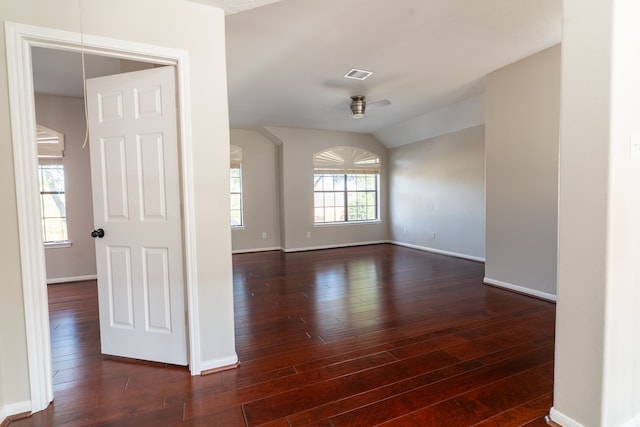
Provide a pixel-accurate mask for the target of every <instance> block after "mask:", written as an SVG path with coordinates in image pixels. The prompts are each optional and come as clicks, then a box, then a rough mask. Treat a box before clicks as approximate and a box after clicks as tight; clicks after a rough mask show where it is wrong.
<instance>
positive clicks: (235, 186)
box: [229, 167, 242, 227]
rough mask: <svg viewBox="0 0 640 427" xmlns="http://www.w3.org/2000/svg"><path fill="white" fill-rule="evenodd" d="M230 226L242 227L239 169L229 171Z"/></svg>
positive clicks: (240, 177)
mask: <svg viewBox="0 0 640 427" xmlns="http://www.w3.org/2000/svg"><path fill="white" fill-rule="evenodd" d="M229 191H230V205H229V206H230V213H231V226H232V227H240V226H242V171H241V168H238V167H233V168H230V169H229Z"/></svg>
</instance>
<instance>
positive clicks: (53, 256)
mask: <svg viewBox="0 0 640 427" xmlns="http://www.w3.org/2000/svg"><path fill="white" fill-rule="evenodd" d="M35 104H36V120H37V122H38V124H40V125H43V126H46V127H48V128H50V129H53V130H55V131H57V132H60V133H62V134H63V135H64V142H65V149H64V158H63V165H64V173H65V199H66V203H67V232H68V236H69V240H70V241H71V242H72V246H71V247H62V248H46V249H45V258H46V262H47V282H63V281H68V280H74V279H75V278H87V277H93V276H95V275H96V255H95V246H94V243H93V239H92V238H91V236H90V232H91V230H93V205H92V195H91V167H90V164H89V147H88V146H87V147H86V148H82V144H83V143H84V137H85V129H86V127H85V118H84V100H83V99H81V98H70V97H64V96H53V95H42V94H36V96H35Z"/></svg>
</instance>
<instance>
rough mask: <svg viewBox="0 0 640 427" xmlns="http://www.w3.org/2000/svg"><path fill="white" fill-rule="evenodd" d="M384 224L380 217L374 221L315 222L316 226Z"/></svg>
mask: <svg viewBox="0 0 640 427" xmlns="http://www.w3.org/2000/svg"><path fill="white" fill-rule="evenodd" d="M376 224H382V221H381V220H379V219H376V220H372V221H342V222H315V223H314V224H313V226H314V227H333V226H338V227H343V226H345V225H376Z"/></svg>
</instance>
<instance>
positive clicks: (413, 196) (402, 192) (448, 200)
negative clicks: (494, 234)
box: [389, 126, 485, 259]
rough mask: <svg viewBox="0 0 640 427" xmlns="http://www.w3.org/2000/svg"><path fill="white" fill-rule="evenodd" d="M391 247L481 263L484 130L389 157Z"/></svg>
mask: <svg viewBox="0 0 640 427" xmlns="http://www.w3.org/2000/svg"><path fill="white" fill-rule="evenodd" d="M389 193H390V195H389V215H390V218H391V227H390V228H391V240H392V241H393V242H395V243H398V244H402V245H408V246H414V247H418V248H422V249H427V250H434V251H441V252H445V253H450V254H455V255H457V256H463V257H467V258H471V259H484V247H485V235H484V227H485V206H484V205H485V201H484V126H475V127H471V128H469V129H465V130H461V131H457V132H452V133H449V134H447V135H443V136H439V137H436V138H432V139H428V140H425V141H421V142H416V143H414V144H409V145H404V146H402V147H398V148H394V149H391V150H390V151H389Z"/></svg>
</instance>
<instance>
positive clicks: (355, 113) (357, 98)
mask: <svg viewBox="0 0 640 427" xmlns="http://www.w3.org/2000/svg"><path fill="white" fill-rule="evenodd" d="M387 105H391V101H389V100H388V99H381V100H379V101H374V102H371V103H369V108H371V107H374V106H375V107H386V106H387ZM349 108H350V109H351V117H353V118H354V119H360V118H362V117H364V112H365V110H366V108H367V101H365V99H364V95H353V96H352V97H351V103H350V104H349Z"/></svg>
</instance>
